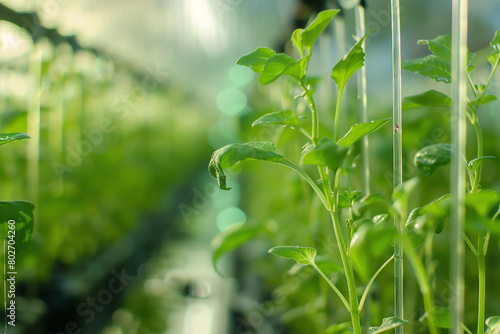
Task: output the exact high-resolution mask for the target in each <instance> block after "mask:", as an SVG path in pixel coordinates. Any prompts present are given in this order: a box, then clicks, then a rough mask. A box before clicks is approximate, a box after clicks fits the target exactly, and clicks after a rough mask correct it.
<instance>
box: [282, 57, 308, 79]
mask: <svg viewBox="0 0 500 334" xmlns="http://www.w3.org/2000/svg"><path fill="white" fill-rule="evenodd" d="M310 58H311V55H308V56H305V57H304V58H302V59H300V60H297V61H295V62H293V63H291V64H289V65H288V66H287V67H286V68H285V70H284V71H283V74H287V75H289V76H291V77H293V78H295V79H297V80H298V81H302V80H303V79H304V77H305V76H306V72H307V65H308V64H309V59H310Z"/></svg>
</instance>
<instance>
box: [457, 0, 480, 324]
mask: <svg viewBox="0 0 500 334" xmlns="http://www.w3.org/2000/svg"><path fill="white" fill-rule="evenodd" d="M467 6H468V2H467V0H453V5H452V50H453V53H452V62H451V65H452V73H451V74H452V75H451V76H452V78H453V80H452V82H451V85H452V87H451V98H452V122H451V138H452V140H451V141H452V154H451V179H450V184H451V196H452V197H451V215H450V219H451V220H450V221H451V223H450V282H451V291H450V300H449V306H450V312H451V320H452V322H451V325H452V333H463V328H462V323H463V313H464V239H463V238H462V235H463V234H464V232H463V231H464V224H465V205H464V203H465V190H466V183H465V166H464V164H463V162H462V156H465V149H466V145H465V144H466V124H465V114H466V97H467ZM478 251H479V250H478ZM480 333H483V332H480Z"/></svg>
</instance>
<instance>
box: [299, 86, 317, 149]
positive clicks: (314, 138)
mask: <svg viewBox="0 0 500 334" xmlns="http://www.w3.org/2000/svg"><path fill="white" fill-rule="evenodd" d="M297 83H298V85H299V86H300V88H302V89H303V90H304V100H305V101H306V103H307V105H308V106H309V108H310V109H311V118H312V125H311V128H312V129H311V141H312V142H313V145H314V146H316V145H317V144H318V139H319V122H318V112H317V110H316V103H315V102H314V98H313V97H312V94H311V90H310V89H309V87H307V86H306V85H305V83H304V82H303V81H300V82H297Z"/></svg>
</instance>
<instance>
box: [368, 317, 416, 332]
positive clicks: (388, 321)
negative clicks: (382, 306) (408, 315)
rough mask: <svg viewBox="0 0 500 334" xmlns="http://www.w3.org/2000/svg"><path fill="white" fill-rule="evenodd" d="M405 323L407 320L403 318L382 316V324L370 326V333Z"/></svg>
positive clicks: (383, 330)
mask: <svg viewBox="0 0 500 334" xmlns="http://www.w3.org/2000/svg"><path fill="white" fill-rule="evenodd" d="M407 323H408V321H407V320H403V319H401V318H398V317H389V318H384V320H382V324H381V325H380V326H379V327H370V333H371V334H374V333H382V332H385V331H388V330H391V329H394V328H396V327H399V326H403V325H406V324H407Z"/></svg>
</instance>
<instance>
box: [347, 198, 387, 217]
mask: <svg viewBox="0 0 500 334" xmlns="http://www.w3.org/2000/svg"><path fill="white" fill-rule="evenodd" d="M387 205H388V200H387V198H386V197H385V196H384V195H383V194H380V193H373V194H370V195H367V196H365V197H363V198H362V199H361V200H360V201H359V202H356V203H354V210H355V211H356V213H357V214H359V215H362V214H363V213H365V212H366V211H368V210H369V209H371V208H373V207H376V206H382V207H383V210H384V211H386V209H387V208H388V207H387Z"/></svg>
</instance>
